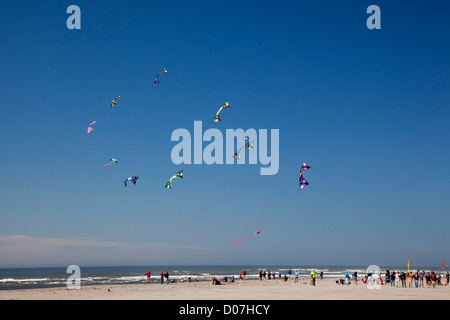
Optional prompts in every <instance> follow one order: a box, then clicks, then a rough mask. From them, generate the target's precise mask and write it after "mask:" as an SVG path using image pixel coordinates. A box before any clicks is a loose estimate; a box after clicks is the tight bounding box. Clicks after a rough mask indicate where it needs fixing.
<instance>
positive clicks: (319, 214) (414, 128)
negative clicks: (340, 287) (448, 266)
mask: <svg viewBox="0 0 450 320" xmlns="http://www.w3.org/2000/svg"><path fill="white" fill-rule="evenodd" d="M255 3H256V2H255V1H226V2H217V1H189V2H187V1H128V2H123V1H108V2H100V1H82V0H77V1H75V2H69V1H16V2H12V1H9V2H5V3H3V4H2V9H1V11H0V21H1V28H0V38H1V39H2V44H1V51H0V61H1V63H2V67H1V70H0V80H1V86H0V96H1V104H0V110H1V122H2V125H1V127H0V146H1V149H2V156H1V157H0V168H1V169H0V181H1V184H0V222H1V223H0V256H1V257H2V258H1V261H0V267H7V266H53V265H56V266H61V265H63V266H64V265H69V264H77V265H134V264H144V265H152V264H154V265H164V264H312V265H315V264H316V265H320V264H321V265H324V264H340V265H346V264H348V265H350V264H358V265H363V266H364V265H371V264H378V265H406V261H407V259H410V261H411V265H412V266H413V265H431V266H434V265H436V266H440V263H441V261H442V258H447V260H448V261H449V263H450V251H449V246H448V244H449V242H450V233H449V232H448V230H449V229H448V226H449V223H450V216H449V207H450V197H449V195H450V193H449V191H448V181H449V180H450V166H449V163H450V162H449V160H450V159H449V158H450V148H449V147H450V130H449V128H450V125H449V119H450V117H449V116H450V111H449V110H450V108H449V101H450V90H449V88H450V76H449V75H450V59H449V58H448V57H450V42H449V41H448V40H449V39H450V27H449V22H448V12H449V9H450V6H449V5H448V4H447V3H445V2H442V1H413V2H411V1H381V0H376V1H356V0H354V1H314V2H312V1H282V2H273V1H258V2H257V5H256V4H255ZM71 4H76V5H78V6H79V7H80V8H81V30H68V29H67V27H66V19H67V18H68V17H69V14H67V13H66V8H67V7H68V6H69V5H71ZM372 4H376V5H378V6H379V7H380V8H381V30H369V29H368V28H367V27H366V20H367V18H368V17H369V14H367V13H366V9H367V7H368V6H369V5H372ZM164 67H165V68H167V69H168V72H167V73H165V74H163V75H162V76H161V84H160V85H159V86H157V87H155V88H153V87H152V84H153V79H154V77H155V75H156V73H157V72H159V71H160V70H161V69H162V68H164ZM119 94H121V95H122V98H120V99H119V100H118V105H117V106H116V108H114V109H112V110H111V109H110V108H109V105H110V103H111V100H112V99H113V98H114V97H116V96H117V95H119ZM226 100H228V101H229V102H230V105H231V108H230V109H227V110H225V111H224V112H223V113H222V115H223V116H222V119H223V121H222V122H221V123H219V124H213V123H211V120H212V118H213V116H214V114H215V113H216V111H217V109H218V108H219V107H220V105H221V104H222V103H223V102H225V101H226ZM94 120H97V123H96V125H95V129H94V131H93V132H92V133H91V134H89V135H87V134H86V129H87V126H88V124H89V123H90V122H91V121H94ZM196 120H198V121H203V128H204V130H206V129H207V128H213V127H215V128H219V129H221V130H223V131H224V130H225V129H237V128H243V129H248V128H255V129H279V132H280V156H279V157H280V168H279V172H278V174H276V175H274V176H261V175H260V174H259V169H260V166H259V165H249V164H247V165H240V166H237V165H211V166H208V165H193V164H192V165H180V166H177V165H174V164H173V163H172V161H171V158H170V154H171V150H172V148H173V147H174V146H175V144H176V143H174V142H171V141H170V137H171V133H172V132H173V131H174V130H175V129H178V128H186V129H188V130H189V131H191V133H193V123H194V121H196ZM111 157H117V158H118V159H119V163H118V164H117V165H114V166H113V165H111V166H109V167H106V168H100V167H99V166H100V165H101V164H104V163H106V162H107V161H108V160H109V159H110V158H111ZM302 162H306V163H308V164H309V165H310V166H311V169H310V170H309V171H307V173H306V174H305V177H307V180H308V181H309V183H310V185H309V186H307V187H306V188H305V189H303V190H301V191H300V190H299V189H298V174H299V169H300V166H301V163H302ZM180 169H184V179H183V180H182V181H180V180H177V181H174V182H173V189H172V190H167V189H165V188H164V185H165V184H166V182H167V180H168V179H169V178H170V177H171V176H172V175H173V174H174V173H175V172H177V171H178V170H180ZM132 175H137V176H139V177H140V178H139V180H138V182H137V185H129V186H128V188H125V187H124V185H123V180H124V179H125V178H127V177H129V176H132ZM258 230H262V233H261V234H260V235H258V236H257V237H254V238H252V239H251V240H249V241H245V242H242V243H240V244H231V243H230V240H236V239H241V238H245V237H247V236H249V235H251V234H253V233H254V232H256V231H258Z"/></svg>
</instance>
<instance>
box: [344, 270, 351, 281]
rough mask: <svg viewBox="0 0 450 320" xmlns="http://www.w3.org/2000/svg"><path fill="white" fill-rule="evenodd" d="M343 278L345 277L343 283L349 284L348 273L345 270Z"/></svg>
mask: <svg viewBox="0 0 450 320" xmlns="http://www.w3.org/2000/svg"><path fill="white" fill-rule="evenodd" d="M344 278H345V284H349V283H350V282H349V280H350V276H349V275H348V272H347V271H345V276H344Z"/></svg>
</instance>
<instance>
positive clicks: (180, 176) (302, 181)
mask: <svg viewBox="0 0 450 320" xmlns="http://www.w3.org/2000/svg"><path fill="white" fill-rule="evenodd" d="M166 72H167V69H166V68H164V69H163V70H161V71H160V72H159V73H158V74H157V75H156V77H155V80H154V81H153V87H155V86H156V85H157V84H160V82H159V76H160V75H161V74H162V73H166ZM120 97H121V95H119V96H117V97H116V98H114V99H113V101H112V102H111V106H110V108H113V107H114V106H115V105H116V104H117V101H116V100H117V99H118V98H120ZM226 108H230V104H229V103H228V101H226V102H225V103H224V104H223V105H222V106H221V107H220V108H219V111H217V113H216V115H215V117H214V119H213V121H212V122H220V121H222V120H221V119H220V112H221V111H222V110H223V109H226ZM96 122H97V121H92V122H91V123H90V124H89V127H88V129H87V133H88V134H89V133H90V132H91V131H92V130H94V128H93V125H94V124H95V123H96ZM249 140H250V138H249V137H245V139H243V141H244V142H245V143H244V145H243V146H242V147H240V148H239V149H238V150H237V151H236V152H235V153H234V155H233V158H234V159H239V158H240V153H241V151H242V150H243V149H244V148H245V149H253V145H254V141H249ZM113 163H118V159H117V158H111V159H110V160H109V162H108V163H106V164H104V165H101V166H100V167H102V168H103V167H106V166H109V165H110V164H113ZM310 168H311V167H310V166H308V165H307V164H306V163H303V164H302V167H301V168H300V177H299V188H300V189H303V188H304V187H305V186H307V185H308V184H309V183H308V182H307V181H306V180H305V178H304V177H303V173H304V172H305V171H306V170H308V169H310ZM174 178H178V179H183V170H181V171H178V172H177V173H175V174H174V175H173V176H172V177H171V178H170V179H169V181H168V182H167V184H166V185H165V188H167V189H172V180H173V179H174ZM138 179H139V177H138V176H131V177H128V178H126V179H125V181H124V182H123V183H124V185H125V187H127V182H128V181H131V182H132V183H133V184H136V182H137V180H138ZM260 233H261V231H258V232H256V233H254V234H253V235H251V236H249V237H247V238H244V239H241V240H237V241H233V240H231V243H239V242H242V241H245V240H248V239H250V238H252V237H254V236H256V235H258V234H260Z"/></svg>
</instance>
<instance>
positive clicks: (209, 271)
mask: <svg viewBox="0 0 450 320" xmlns="http://www.w3.org/2000/svg"><path fill="white" fill-rule="evenodd" d="M79 267H80V285H82V286H84V285H86V286H88V285H113V284H114V285H115V284H133V283H145V282H146V279H147V276H146V275H145V273H146V272H147V271H148V270H150V272H151V278H150V282H151V283H161V276H160V274H161V272H165V271H168V272H169V281H170V282H172V281H176V282H179V281H181V280H182V279H183V280H187V279H188V278H191V281H211V280H212V278H213V277H216V278H218V279H220V280H222V279H223V278H224V277H231V276H234V278H235V279H236V280H238V279H239V275H240V274H241V272H242V270H243V269H245V270H246V272H247V279H249V280H257V279H259V275H258V273H259V271H260V270H266V272H268V271H269V270H270V272H275V277H276V278H277V279H278V278H279V277H284V275H287V274H288V272H289V270H291V273H292V275H294V272H295V270H298V271H299V278H300V279H309V277H310V273H311V271H312V270H313V269H314V270H316V271H317V273H318V274H319V273H320V271H322V272H323V277H324V278H325V279H326V278H339V277H343V276H344V275H345V273H346V272H348V273H349V274H353V273H354V272H357V273H358V276H363V275H365V274H366V271H367V266H364V267H362V266H298V265H297V266H296V265H292V266H285V265H272V266H256V265H255V266H232V265H229V266H212V265H211V266H123V267H119V266H105V267H83V266H79ZM386 269H390V270H403V271H407V268H406V267H404V266H403V267H398V266H394V267H386V266H380V270H381V275H384V274H385V271H386ZM411 270H412V271H415V270H425V271H435V272H438V273H442V270H440V269H439V268H432V267H431V268H430V267H419V268H414V269H411ZM71 275H72V273H71V272H69V273H67V267H48V268H0V290H15V289H31V288H52V287H62V286H67V281H68V278H69V277H70V276H71Z"/></svg>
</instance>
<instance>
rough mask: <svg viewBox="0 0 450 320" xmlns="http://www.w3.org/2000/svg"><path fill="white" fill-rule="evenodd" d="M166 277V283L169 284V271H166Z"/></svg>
mask: <svg viewBox="0 0 450 320" xmlns="http://www.w3.org/2000/svg"><path fill="white" fill-rule="evenodd" d="M164 277H165V278H166V284H169V271H166V272H165V273H164Z"/></svg>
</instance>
